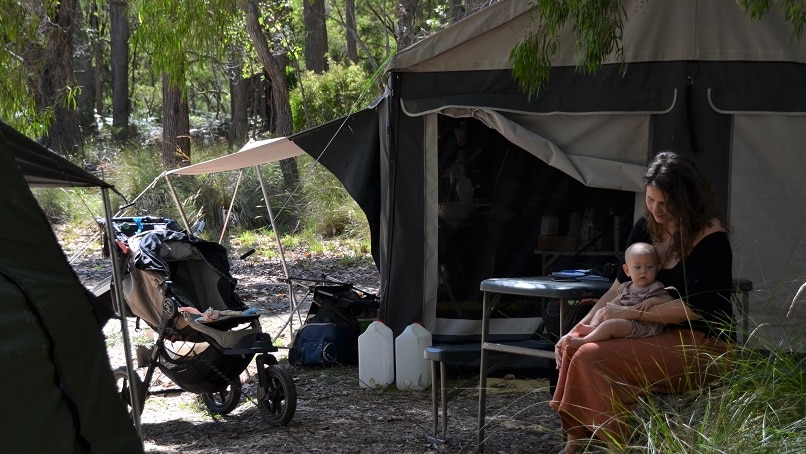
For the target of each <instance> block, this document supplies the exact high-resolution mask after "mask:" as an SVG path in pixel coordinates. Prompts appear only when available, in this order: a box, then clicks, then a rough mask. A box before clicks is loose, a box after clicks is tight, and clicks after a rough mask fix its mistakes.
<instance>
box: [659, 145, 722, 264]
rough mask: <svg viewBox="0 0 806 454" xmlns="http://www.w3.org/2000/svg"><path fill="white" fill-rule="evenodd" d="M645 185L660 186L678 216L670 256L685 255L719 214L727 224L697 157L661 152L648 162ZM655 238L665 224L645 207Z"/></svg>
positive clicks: (669, 205)
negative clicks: (658, 221)
mask: <svg viewBox="0 0 806 454" xmlns="http://www.w3.org/2000/svg"><path fill="white" fill-rule="evenodd" d="M643 182H644V186H653V187H656V188H658V189H660V191H661V192H663V195H664V196H665V197H666V209H667V210H668V211H669V214H670V215H671V216H674V217H676V218H677V219H678V232H677V234H676V235H675V236H674V238H672V242H671V245H670V246H669V252H668V256H669V257H671V258H684V257H685V256H686V254H688V252H689V251H691V247H692V242H693V241H694V236H695V235H696V234H697V233H698V232H701V231H702V230H703V229H704V228H705V227H706V226H708V225H709V224H710V223H711V221H712V220H713V219H714V218H716V219H719V222H720V223H722V226H723V227H725V228H727V224H726V223H725V220H724V218H723V216H722V212H721V210H720V209H719V204H718V203H717V201H716V195H715V194H714V190H713V188H712V187H711V184H710V182H709V181H708V179H707V178H705V175H703V174H702V172H700V170H699V169H698V168H697V166H696V164H694V161H692V160H690V159H688V158H685V157H683V156H681V155H679V154H677V153H675V152H672V151H662V152H660V153H658V154H657V155H656V156H655V158H654V159H653V160H652V162H650V163H649V166H648V167H647V170H646V173H645V174H644V178H643ZM644 218H645V219H646V222H647V226H648V227H649V232H650V234H651V235H652V240H653V241H660V240H661V239H662V238H663V233H664V228H665V227H664V226H663V225H660V224H658V223H657V222H655V218H654V217H653V216H652V214H651V213H650V212H649V210H648V209H645V212H644Z"/></svg>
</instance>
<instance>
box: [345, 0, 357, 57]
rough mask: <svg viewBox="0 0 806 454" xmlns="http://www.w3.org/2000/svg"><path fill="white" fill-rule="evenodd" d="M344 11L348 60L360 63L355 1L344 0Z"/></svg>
mask: <svg viewBox="0 0 806 454" xmlns="http://www.w3.org/2000/svg"><path fill="white" fill-rule="evenodd" d="M344 11H345V15H346V16H347V17H346V18H345V19H346V21H347V27H346V28H347V36H346V38H347V58H349V59H350V61H351V62H353V63H358V45H357V40H356V36H358V32H357V30H356V26H355V0H344Z"/></svg>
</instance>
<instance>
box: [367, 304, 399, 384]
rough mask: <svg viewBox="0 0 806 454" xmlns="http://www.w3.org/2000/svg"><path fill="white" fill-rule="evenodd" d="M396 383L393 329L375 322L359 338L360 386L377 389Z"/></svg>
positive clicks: (378, 321) (380, 322) (377, 321)
mask: <svg viewBox="0 0 806 454" xmlns="http://www.w3.org/2000/svg"><path fill="white" fill-rule="evenodd" d="M394 381H395V348H394V334H393V333H392V328H389V327H388V326H386V325H385V324H384V323H383V322H382V321H380V320H375V321H374V322H372V323H370V324H369V326H367V329H366V330H364V332H363V333H362V334H361V335H360V336H358V385H359V386H360V387H361V388H375V387H378V386H379V387H384V386H388V385H391V384H392V383H394Z"/></svg>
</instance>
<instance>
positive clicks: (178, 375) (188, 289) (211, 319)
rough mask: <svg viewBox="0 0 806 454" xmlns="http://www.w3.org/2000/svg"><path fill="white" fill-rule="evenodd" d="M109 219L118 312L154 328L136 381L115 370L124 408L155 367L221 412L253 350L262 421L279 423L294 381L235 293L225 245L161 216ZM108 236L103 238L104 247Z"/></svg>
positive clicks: (285, 418) (292, 405) (290, 407)
mask: <svg viewBox="0 0 806 454" xmlns="http://www.w3.org/2000/svg"><path fill="white" fill-rule="evenodd" d="M112 224H113V231H114V232H115V235H116V238H114V239H113V241H112V242H111V243H112V244H113V245H114V246H115V247H117V248H119V250H120V252H121V261H122V262H123V263H121V270H122V275H123V279H122V289H121V290H122V293H123V297H124V300H125V301H126V310H127V311H128V312H129V313H128V314H126V315H127V316H134V317H137V318H139V319H141V320H143V321H145V323H146V324H148V326H149V327H151V328H152V329H153V330H154V331H155V332H156V333H157V339H156V341H155V344H154V347H153V348H152V349H151V351H150V354H148V355H147V359H145V361H146V365H147V369H146V373H145V378H144V379H143V380H142V382H139V380H136V381H138V383H129V380H130V378H129V377H130V376H129V374H128V371H127V369H126V367H123V368H119V369H117V370H115V378H116V380H117V382H118V389H119V390H120V392H121V397H122V398H123V400H124V402H125V403H126V404H127V405H128V406H129V408H130V410H131V411H137V412H142V410H143V403H144V402H145V398H146V395H147V394H148V388H149V386H150V383H151V379H152V378H153V375H154V372H155V369H156V368H159V369H160V371H162V373H164V374H165V375H166V376H167V377H168V378H170V379H171V380H172V381H173V382H174V383H176V385H177V386H179V387H180V388H181V389H182V390H184V391H189V392H193V393H196V394H200V395H201V398H202V400H203V402H204V403H205V405H206V406H207V408H208V409H209V410H210V411H211V412H213V413H217V414H227V413H229V412H231V411H232V410H234V409H235V408H236V407H237V406H238V404H239V402H240V398H241V394H242V389H241V381H240V374H241V373H242V372H243V371H244V370H246V368H247V367H248V366H249V364H250V363H251V361H252V359H253V358H254V357H255V356H256V355H257V357H256V365H257V376H258V383H259V388H258V394H257V405H258V408H259V410H260V413H261V415H262V417H263V419H264V420H265V421H266V422H267V423H268V424H270V425H273V426H280V425H287V424H288V423H289V422H290V421H291V419H292V418H293V416H294V412H295V411H296V406H297V393H296V387H295V384H294V382H293V380H292V378H291V375H290V374H289V373H288V371H286V370H285V369H283V368H281V367H279V366H278V362H277V359H276V358H275V357H274V355H272V353H274V352H276V351H277V350H278V349H277V347H275V346H274V345H273V343H272V340H271V336H270V335H269V334H267V333H264V332H262V329H261V326H260V323H259V321H258V317H259V314H257V313H256V312H255V311H254V310H253V309H250V308H248V307H247V306H245V305H244V304H243V302H242V301H241V299H240V297H239V296H238V295H237V294H236V293H235V285H236V281H235V279H234V278H233V277H232V275H231V274H230V268H229V261H228V259H227V252H226V249H225V248H224V247H223V246H221V245H220V244H218V243H214V242H210V241H204V240H202V239H199V238H196V237H195V236H194V235H192V234H188V233H187V232H185V231H183V230H182V228H181V227H180V226H179V225H178V224H177V223H176V222H175V221H173V220H171V219H167V218H161V217H151V216H148V217H125V218H124V217H121V218H114V219H113V220H112ZM109 244H110V242H109V241H105V247H109ZM138 356H139V355H138ZM140 360H141V359H140V358H138V362H140ZM140 365H141V366H143V365H142V364H140ZM134 377H137V375H134ZM131 380H132V381H135V380H134V379H133V378H132V379H131ZM130 386H133V387H134V389H135V390H137V392H138V394H137V395H138V396H139V397H140V399H138V401H139V403H140V405H139V408H132V407H133V406H132V403H131V397H130V390H129V387H130Z"/></svg>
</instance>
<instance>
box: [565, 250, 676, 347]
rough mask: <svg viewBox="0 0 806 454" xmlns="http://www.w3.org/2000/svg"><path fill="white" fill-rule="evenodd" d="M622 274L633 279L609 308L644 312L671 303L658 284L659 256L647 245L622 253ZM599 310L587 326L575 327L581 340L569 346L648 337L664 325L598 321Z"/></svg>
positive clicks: (574, 338) (670, 298) (634, 321)
mask: <svg viewBox="0 0 806 454" xmlns="http://www.w3.org/2000/svg"><path fill="white" fill-rule="evenodd" d="M624 261H625V263H624V265H623V267H624V272H625V273H626V274H627V276H630V278H632V280H631V281H627V282H625V283H623V284H621V285H620V286H619V289H618V295H617V296H616V297H615V298H613V300H612V301H610V303H609V304H620V305H622V306H630V307H633V308H635V309H636V310H639V311H645V310H647V309H649V308H650V307H652V306H655V305H656V304H660V303H665V302H668V301H671V300H672V297H671V295H669V293H668V292H667V291H666V290H665V289H664V286H663V284H662V283H661V282H660V281H656V280H655V276H657V274H658V267H659V263H658V254H657V252H656V251H655V248H654V246H652V245H651V244H648V243H634V244H632V245H630V247H628V248H627V250H626V251H625V253H624ZM601 311H602V310H601V309H599V310H597V311H596V313H594V314H593V318H592V319H591V322H590V324H589V325H578V326H577V328H576V332H577V333H579V334H580V335H581V336H582V337H568V338H567V340H566V342H568V344H569V345H571V346H575V347H578V346H580V345H582V344H586V343H588V342H598V341H604V340H608V339H613V338H619V337H630V338H634V337H651V336H655V335H657V334H659V333H660V332H661V331H663V328H664V324H663V323H656V322H647V321H641V320H640V318H639V320H626V319H623V318H614V319H610V320H604V321H602V320H601Z"/></svg>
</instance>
